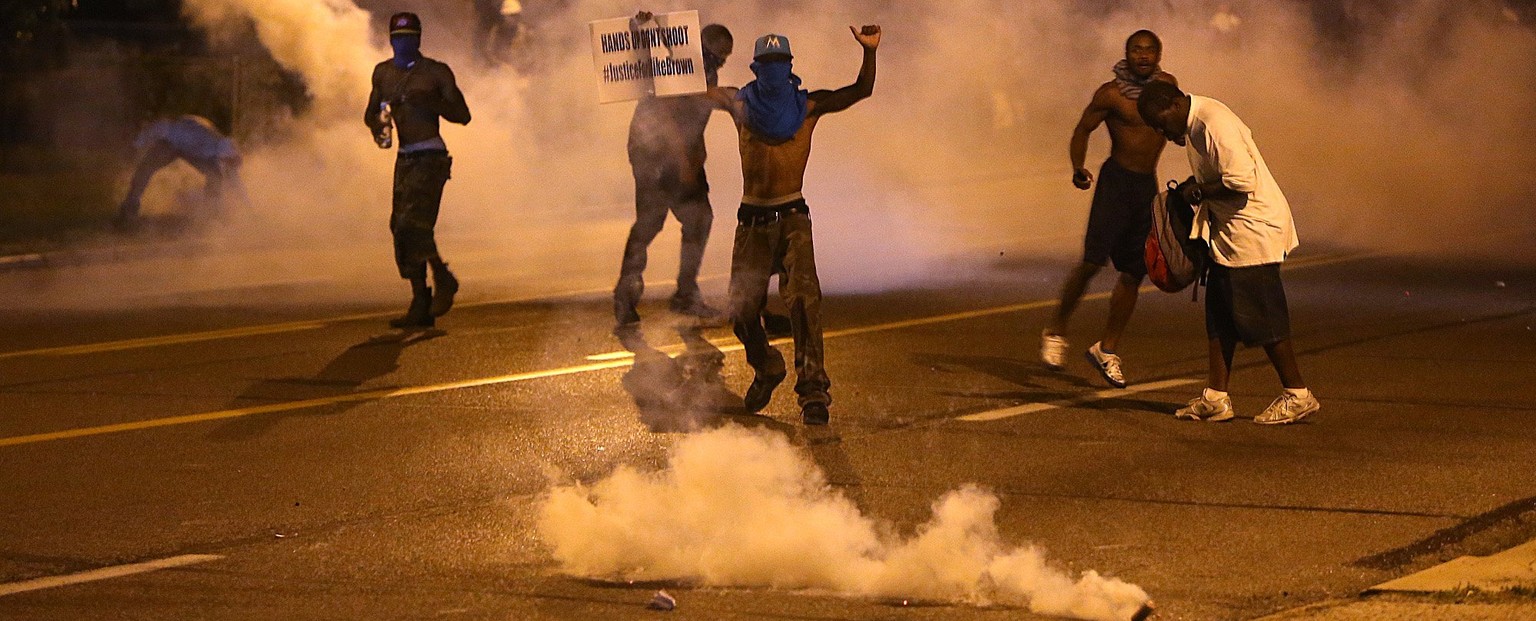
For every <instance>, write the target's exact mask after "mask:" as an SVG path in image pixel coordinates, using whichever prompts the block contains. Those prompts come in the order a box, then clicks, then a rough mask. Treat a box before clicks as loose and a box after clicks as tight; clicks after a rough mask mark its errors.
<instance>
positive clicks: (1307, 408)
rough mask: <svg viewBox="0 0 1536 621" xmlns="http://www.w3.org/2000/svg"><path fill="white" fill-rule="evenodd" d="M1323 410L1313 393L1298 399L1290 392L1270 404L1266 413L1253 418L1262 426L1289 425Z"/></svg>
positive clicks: (1265, 409) (1282, 394)
mask: <svg viewBox="0 0 1536 621" xmlns="http://www.w3.org/2000/svg"><path fill="white" fill-rule="evenodd" d="M1321 409H1323V404H1321V403H1318V402H1317V397H1314V396H1312V393H1311V392H1308V393H1307V396H1305V397H1298V396H1296V395H1294V394H1292V393H1290V392H1282V393H1280V396H1279V397H1275V400H1274V401H1273V402H1270V404H1269V407H1267V408H1264V412H1263V413H1261V414H1259V415H1258V416H1255V417H1253V422H1255V423H1258V424H1260V425H1288V424H1291V423H1294V422H1298V421H1300V420H1301V419H1303V418H1306V417H1308V416H1311V415H1312V414H1313V413H1314V412H1317V411H1318V410H1321Z"/></svg>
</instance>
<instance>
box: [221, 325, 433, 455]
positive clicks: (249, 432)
mask: <svg viewBox="0 0 1536 621" xmlns="http://www.w3.org/2000/svg"><path fill="white" fill-rule="evenodd" d="M446 334H447V332H444V331H442V330H424V331H414V332H391V333H389V334H383V335H379V336H374V337H372V338H369V339H368V340H366V341H363V342H361V343H358V344H356V345H353V346H351V347H348V348H347V349H346V350H345V351H343V352H341V355H339V356H337V357H336V358H335V359H333V360H331V361H330V362H329V363H327V364H326V365H325V367H324V368H322V369H320V371H319V372H318V373H316V374H315V375H314V377H284V378H276V379H265V380H261V381H259V382H256V383H255V384H252V385H251V386H250V387H249V388H246V390H245V392H242V393H241V394H240V395H239V396H238V397H235V400H234V402H233V403H231V405H230V407H231V408H239V407H250V405H251V402H252V401H258V402H268V401H274V400H278V401H292V400H295V395H302V396H300V397H299V399H323V398H326V397H339V396H344V395H348V394H351V393H353V392H356V391H357V389H358V388H359V387H361V386H362V385H363V384H366V383H368V382H369V381H370V380H373V379H376V378H379V377H383V376H385V375H389V374H390V373H393V372H395V370H396V369H399V368H400V354H401V353H403V352H404V351H405V348H407V347H410V346H412V345H415V344H417V343H423V342H426V341H430V340H432V339H435V338H437V337H440V336H444V335H446ZM369 401H372V399H363V400H358V401H347V402H344V403H336V404H332V405H326V406H321V407H315V408H308V409H303V410H294V411H291V412H273V413H270V414H255V415H251V416H241V417H239V418H234V419H231V420H230V421H229V422H226V423H224V424H223V425H220V426H219V427H218V428H216V429H214V430H213V431H212V432H211V433H210V434H209V437H211V438H212V439H214V440H218V441H221V442H229V441H238V440H245V439H248V438H252V437H256V436H259V435H261V434H263V433H266V432H267V431H268V430H270V429H272V428H273V427H275V426H276V425H277V424H278V423H279V422H281V421H282V420H283V419H284V418H289V417H297V416H305V417H308V416H334V415H336V414H341V413H343V412H346V411H348V410H351V409H352V408H355V407H357V406H359V405H362V404H364V403H368V402H369Z"/></svg>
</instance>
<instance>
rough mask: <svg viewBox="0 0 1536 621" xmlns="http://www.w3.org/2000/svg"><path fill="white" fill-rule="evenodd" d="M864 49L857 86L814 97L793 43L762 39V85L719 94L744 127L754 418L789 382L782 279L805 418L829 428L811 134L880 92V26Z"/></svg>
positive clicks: (738, 253) (739, 296) (743, 234)
mask: <svg viewBox="0 0 1536 621" xmlns="http://www.w3.org/2000/svg"><path fill="white" fill-rule="evenodd" d="M849 30H851V31H852V32H853V37H854V39H855V40H857V41H858V42H859V45H860V46H862V47H863V48H864V62H863V65H862V66H861V67H860V68H859V77H858V79H857V80H856V81H855V82H854V83H853V84H850V85H848V86H845V87H843V88H840V89H837V90H835V91H830V90H819V91H816V92H814V93H807V92H806V91H804V90H801V89H800V78H799V76H796V75H795V74H794V73H793V71H792V61H793V59H794V56H793V55H792V54H791V53H790V48H789V38H788V37H785V36H783V35H778V34H769V35H764V36H763V37H761V38H759V39H758V40H757V43H756V45H755V46H754V49H753V53H752V60H753V62H752V73H753V74H754V75H756V76H757V79H756V80H754V81H752V82H750V83H748V84H747V85H746V86H743V87H742V88H740V89H734V88H717V89H714V90H713V91H711V92H712V93H713V94H714V95H715V96H716V97H717V99H718V100H719V101H721V103H722V104H723V105H726V106H727V107H728V109H729V110H730V112H731V117H732V118H733V119H734V120H735V121H736V129H737V134H738V136H739V145H740V149H741V174H742V186H743V187H742V189H743V192H744V196H742V198H741V208H740V209H739V210H738V211H737V212H736V221H737V226H736V243H735V247H734V249H733V250H732V252H731V284H730V317H731V320H732V322H733V323H734V327H735V331H736V337H737V338H739V339H741V343H742V345H743V346H744V348H745V350H746V355H747V363H748V364H750V365H752V370H753V371H754V372H755V377H754V378H753V380H752V385H751V386H750V387H748V388H747V392H746V396H745V398H744V400H743V401H744V404H745V405H746V408H747V411H748V412H758V411H761V410H762V409H763V408H764V407H767V406H768V402H769V401H770V400H771V399H772V397H773V389H774V388H776V387H778V385H779V383H780V382H782V381H784V377H785V375H786V371H785V368H784V356H783V355H782V354H780V353H779V352H778V350H777V349H775V348H774V347H773V346H771V345H769V344H768V335H767V334H766V332H765V331H764V327H763V320H762V317H761V312H762V308H763V305H764V303H765V302H766V298H767V294H768V279H769V278H770V277H771V276H773V275H774V274H778V275H779V294H780V295H781V296H782V297H783V298H784V302H785V304H786V305H788V306H789V316H790V324H791V331H792V332H793V334H794V341H795V375H796V382H795V392H796V393H798V394H799V401H800V414H801V419H802V420H803V421H804V423H805V424H807V425H825V424H827V421H828V419H829V414H828V411H827V406H829V405H830V404H831V403H832V397H831V395H830V394H828V392H827V391H828V389H829V388H831V386H832V382H831V380H830V379H828V378H827V371H826V368H825V366H824V364H823V363H824V360H823V350H822V340H821V283H820V281H819V280H818V279H817V278H816V259H815V255H814V249H813V245H812V240H811V215H810V213H811V210H810V207H808V206H807V205H806V203H805V198H804V197H803V196H802V195H801V189H802V188H803V187H804V185H805V166H806V162H807V161H809V159H810V155H811V134H812V132H813V131H815V129H816V123H817V122H818V121H820V120H821V117H822V116H823V115H827V114H831V113H834V112H840V111H842V110H847V109H848V107H849V106H852V105H853V104H855V103H858V102H859V101H861V100H863V99H865V98H867V97H869V96H870V95H871V94H872V93H874V90H875V49H876V48H878V47H879V46H880V27H879V26H864V27H863V28H854V27H851V26H850V27H849Z"/></svg>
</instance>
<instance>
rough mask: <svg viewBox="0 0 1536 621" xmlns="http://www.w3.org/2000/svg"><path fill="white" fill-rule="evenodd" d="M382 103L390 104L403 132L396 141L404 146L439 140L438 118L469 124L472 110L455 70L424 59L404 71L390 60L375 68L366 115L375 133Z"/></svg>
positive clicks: (397, 125)
mask: <svg viewBox="0 0 1536 621" xmlns="http://www.w3.org/2000/svg"><path fill="white" fill-rule="evenodd" d="M382 102H389V103H390V108H391V110H390V112H391V114H392V115H393V116H394V119H395V128H396V130H397V131H398V132H399V133H400V136H399V139H398V140H397V142H398V143H399V144H400V145H402V146H403V145H409V144H414V143H417V142H422V141H424V140H430V139H432V138H437V137H438V136H439V135H440V134H439V129H438V118H439V117H441V118H444V119H448V121H450V122H453V123H460V124H464V123H468V122H469V107H468V106H467V105H466V104H465V103H464V94H463V93H462V92H460V91H459V87H458V84H457V83H456V81H455V80H454V76H453V71H452V70H451V69H449V68H448V65H445V64H443V63H440V62H438V61H435V60H432V59H431V58H425V57H423V58H422V59H421V60H418V61H417V63H416V65H415V66H413V67H411V68H410V69H401V68H399V67H396V66H395V65H394V63H392V62H390V61H387V60H386V61H384V62H381V63H379V64H378V65H377V66H375V67H374V70H373V92H372V93H371V94H370V95H369V98H368V108H367V109H366V110H365V111H364V116H363V119H364V121H365V122H367V123H368V126H369V127H370V128H374V129H375V130H377V127H378V124H377V118H378V113H379V110H378V107H379V104H380V103H382Z"/></svg>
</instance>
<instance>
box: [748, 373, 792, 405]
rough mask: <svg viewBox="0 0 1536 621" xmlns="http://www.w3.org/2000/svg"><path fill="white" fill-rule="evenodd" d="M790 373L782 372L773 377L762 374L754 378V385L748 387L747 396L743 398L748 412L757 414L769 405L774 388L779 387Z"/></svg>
mask: <svg viewBox="0 0 1536 621" xmlns="http://www.w3.org/2000/svg"><path fill="white" fill-rule="evenodd" d="M786 375H788V373H780V374H778V375H775V376H772V377H763V376H761V375H759V376H757V377H754V378H752V385H751V386H748V387H747V396H746V397H744V398H742V400H741V401H742V404H743V405H745V406H747V413H748V414H756V413H758V412H761V411H763V408H765V407H768V402H769V401H772V400H773V389H775V388H778V387H779V384H780V383H781V382H783V381H784V376H786Z"/></svg>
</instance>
